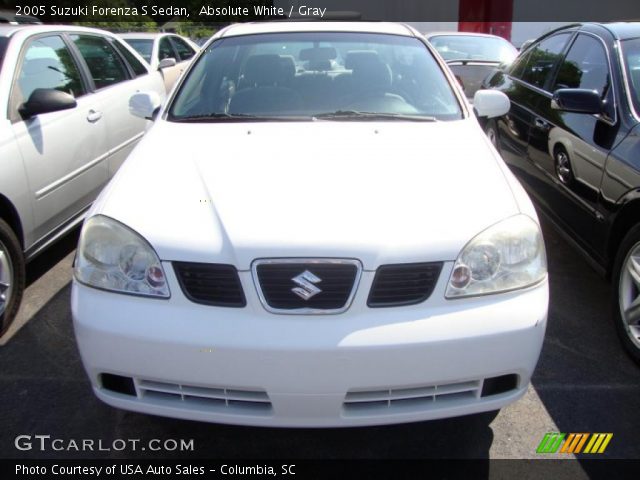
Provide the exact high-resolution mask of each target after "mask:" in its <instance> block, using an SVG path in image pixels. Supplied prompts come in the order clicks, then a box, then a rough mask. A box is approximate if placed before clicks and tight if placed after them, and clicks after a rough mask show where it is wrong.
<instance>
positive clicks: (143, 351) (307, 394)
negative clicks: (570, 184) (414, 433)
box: [72, 264, 548, 427]
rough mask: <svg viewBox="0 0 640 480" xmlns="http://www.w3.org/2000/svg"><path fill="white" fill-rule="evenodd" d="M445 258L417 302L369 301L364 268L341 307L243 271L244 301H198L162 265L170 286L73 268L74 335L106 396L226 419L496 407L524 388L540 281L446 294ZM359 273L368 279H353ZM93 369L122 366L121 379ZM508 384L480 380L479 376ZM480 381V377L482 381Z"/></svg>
mask: <svg viewBox="0 0 640 480" xmlns="http://www.w3.org/2000/svg"><path fill="white" fill-rule="evenodd" d="M450 268H451V265H450V264H449V265H447V267H446V268H445V269H444V271H443V274H442V275H441V277H440V281H439V283H438V285H437V287H436V289H435V291H434V293H433V294H432V296H431V298H430V299H429V300H427V301H426V302H424V303H422V304H420V305H415V306H411V307H400V308H377V309H371V308H368V307H367V306H366V292H368V291H369V288H368V287H370V283H371V281H372V279H373V272H364V273H363V276H362V279H361V284H360V289H359V290H360V292H359V294H358V295H356V298H355V299H354V302H353V304H352V306H351V308H350V309H349V310H348V311H347V312H345V313H343V314H339V315H316V316H305V315H277V314H272V313H268V312H267V311H265V310H264V308H263V307H262V305H261V304H260V301H259V299H258V297H257V293H256V291H255V288H254V287H253V284H252V280H251V276H250V273H249V272H241V273H240V276H241V281H242V284H243V287H244V291H245V294H246V296H247V303H248V305H247V307H245V308H240V309H234V308H219V307H210V306H204V305H197V304H194V303H192V302H190V301H189V300H188V299H187V298H185V297H184V295H183V294H182V292H181V291H180V290H179V288H178V287H175V286H176V285H177V282H176V279H175V277H174V276H173V269H172V268H171V267H170V266H169V265H168V264H167V265H165V271H166V272H167V276H168V277H169V281H170V284H171V285H174V287H173V288H172V297H171V299H169V300H156V299H145V298H140V297H134V296H127V295H120V294H114V293H109V292H103V291H99V290H95V289H92V288H89V287H86V286H84V285H81V284H79V283H77V282H75V281H74V284H73V290H72V313H73V321H74V327H75V332H76V338H77V341H78V345H79V348H80V354H81V356H82V361H83V363H84V366H85V369H86V371H87V373H88V375H89V378H90V380H91V383H92V386H93V389H94V392H95V394H96V395H97V396H98V397H99V398H100V399H101V400H103V401H104V402H106V403H107V404H109V405H112V406H114V407H118V408H123V409H126V410H132V411H137V412H143V413H148V414H154V415H162V416H169V417H176V418H184V419H191V420H200V421H210V422H219V423H229V424H243V425H256V426H279V427H339V426H360V425H375V424H389V423H402V422H412V421H421V420H430V419H436V418H444V417H452V416H459V415H467V414H472V413H478V412H483V411H489V410H496V409H499V408H501V407H503V406H505V405H507V404H509V403H511V402H513V401H515V400H517V399H518V398H520V397H521V396H522V395H523V394H524V392H525V391H526V388H527V385H528V383H529V380H530V378H531V375H532V373H533V370H534V368H535V365H536V363H537V360H538V356H539V354H540V350H541V347H542V342H543V338H544V332H545V328H546V319H547V306H548V285H547V282H546V281H544V282H543V283H541V284H539V285H537V286H534V287H532V288H529V289H527V290H523V291H519V292H511V293H506V294H500V295H490V296H486V297H478V298H470V299H461V300H453V301H447V300H445V299H444V296H443V292H444V287H445V285H444V284H445V283H446V280H447V279H448V275H446V271H447V270H450ZM363 287H364V288H363ZM103 374H109V375H116V376H118V377H114V378H120V377H126V378H125V379H131V380H129V381H132V386H133V387H132V390H131V391H130V392H129V394H127V393H123V391H120V390H119V389H117V388H116V389H113V387H111V384H112V383H111V382H105V378H107V377H109V375H107V377H105V376H103ZM506 375H509V376H511V378H516V379H517V381H516V382H515V383H514V384H513V385H512V387H510V388H509V389H507V390H505V391H502V392H501V393H497V394H493V395H485V394H483V384H484V382H485V379H488V378H493V377H500V376H506ZM485 391H486V388H485Z"/></svg>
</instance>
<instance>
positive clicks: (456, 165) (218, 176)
mask: <svg viewBox="0 0 640 480" xmlns="http://www.w3.org/2000/svg"><path fill="white" fill-rule="evenodd" d="M500 161H501V160H499V158H498V157H497V154H496V153H495V151H494V150H493V149H492V147H490V145H489V143H488V141H487V139H486V138H485V137H484V134H483V133H482V131H481V129H480V128H478V125H477V124H476V121H475V119H473V118H470V119H466V120H459V121H451V122H400V121H398V122H395V121H389V122H333V121H317V122H301V123H286V122H266V123H214V124H184V123H169V122H165V121H158V122H157V123H156V125H154V126H153V127H152V128H151V129H150V131H149V133H148V134H147V135H146V136H145V138H144V139H143V140H142V141H141V142H140V144H139V145H138V146H137V147H136V149H135V151H134V152H133V153H132V155H131V156H130V157H129V159H127V161H126V162H125V163H124V165H123V166H122V168H121V169H120V171H119V172H118V174H117V175H116V177H115V178H114V179H113V181H112V182H111V183H110V185H109V186H108V187H107V188H106V189H105V191H104V192H103V194H102V195H101V196H100V198H99V199H98V201H97V202H96V203H95V205H94V208H93V209H92V212H91V214H96V213H100V214H104V215H107V216H110V217H112V218H115V219H117V220H119V221H120V222H122V223H124V224H126V225H128V226H129V227H130V228H132V229H134V230H135V231H137V232H138V233H140V234H141V235H142V236H144V237H145V238H146V239H147V240H148V241H149V242H150V243H151V245H153V247H154V248H155V249H156V251H157V253H158V255H159V256H160V258H161V259H162V260H181V261H192V262H214V263H229V264H233V265H235V266H236V267H237V268H238V269H240V270H246V269H249V268H250V265H251V262H252V261H253V260H254V259H256V258H272V257H340V258H357V259H360V260H361V261H362V263H363V266H364V268H365V269H371V270H373V269H375V268H377V266H378V265H381V264H386V263H404V262H424V261H435V260H438V261H442V260H445V261H446V260H454V259H455V258H456V257H457V255H458V253H459V252H460V250H461V249H462V248H463V247H464V245H465V244H466V243H467V242H468V241H469V240H470V239H471V238H472V237H474V236H475V235H476V234H478V233H479V232H480V231H482V230H484V229H485V228H487V227H489V226H490V225H492V224H494V223H496V222H498V221H500V220H502V219H504V218H507V217H509V216H511V215H514V214H516V213H518V206H517V203H516V201H515V200H514V196H513V193H512V191H511V189H510V187H509V184H508V182H507V181H506V179H505V174H504V173H503V172H502V169H501V167H500V165H499V163H498V162H500Z"/></svg>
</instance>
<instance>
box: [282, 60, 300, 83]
mask: <svg viewBox="0 0 640 480" xmlns="http://www.w3.org/2000/svg"><path fill="white" fill-rule="evenodd" d="M280 66H281V68H282V76H283V79H284V80H285V81H287V80H290V79H292V78H293V77H294V76H295V74H296V61H295V59H294V58H293V55H280Z"/></svg>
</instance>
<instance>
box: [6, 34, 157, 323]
mask: <svg viewBox="0 0 640 480" xmlns="http://www.w3.org/2000/svg"><path fill="white" fill-rule="evenodd" d="M137 91H151V92H155V93H156V94H157V95H158V96H159V98H160V99H162V98H164V95H165V89H164V83H163V81H162V77H161V75H160V74H159V73H158V72H157V71H152V70H150V68H149V67H148V66H147V65H146V64H145V63H144V61H143V60H142V58H141V57H140V56H139V55H138V54H137V53H136V52H135V51H134V50H133V49H131V48H130V47H129V46H128V45H126V44H125V43H124V42H122V41H121V40H120V39H118V38H116V37H115V36H114V35H112V34H110V33H108V32H104V31H101V30H95V29H89V28H81V27H71V26H53V25H52V26H44V25H38V26H35V25H34V26H25V25H8V26H1V27H0V110H1V111H2V118H0V334H3V333H4V332H5V331H6V330H7V328H8V327H9V325H10V323H11V321H12V319H13V317H14V316H15V314H16V312H17V310H18V307H19V304H20V299H21V297H22V292H23V290H24V285H25V263H26V262H28V261H29V260H31V259H33V258H34V257H35V256H36V255H37V254H38V253H40V252H42V251H43V250H44V249H45V248H46V247H47V246H48V245H50V244H51V243H52V242H53V241H54V240H55V239H56V238H58V237H60V236H61V235H62V234H64V233H65V232H67V231H69V230H70V229H71V228H73V227H74V226H75V225H77V224H78V223H80V222H81V221H82V219H83V215H84V213H85V211H86V210H87V208H88V207H89V206H90V205H91V203H92V202H93V200H94V199H95V197H96V195H97V193H98V192H99V191H100V190H101V189H102V187H103V186H104V185H105V184H106V183H107V181H108V180H109V179H110V178H111V176H112V175H113V174H114V172H115V171H116V170H117V169H118V167H119V166H120V164H121V163H122V162H123V161H124V159H125V158H126V157H127V155H128V154H129V152H130V151H131V150H132V149H133V147H134V146H135V144H136V143H137V142H138V140H139V139H140V138H141V137H142V135H143V134H144V132H145V129H146V127H147V121H145V120H144V119H141V118H138V117H134V116H133V115H131V114H130V113H129V105H128V101H129V98H130V97H131V96H132V95H133V94H134V93H136V92H137Z"/></svg>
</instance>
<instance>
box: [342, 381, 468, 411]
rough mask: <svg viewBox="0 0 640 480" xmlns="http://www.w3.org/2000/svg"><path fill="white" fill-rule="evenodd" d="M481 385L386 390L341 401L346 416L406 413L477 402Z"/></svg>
mask: <svg viewBox="0 0 640 480" xmlns="http://www.w3.org/2000/svg"><path fill="white" fill-rule="evenodd" d="M479 393H480V381H479V380H473V381H470V382H460V383H450V384H446V385H426V386H418V387H410V388H391V389H385V390H365V391H350V392H348V393H347V395H346V397H345V399H344V404H343V407H344V411H345V414H347V415H355V416H357V415H375V414H387V413H392V412H397V413H408V412H416V411H424V410H430V409H433V408H439V407H444V406H447V405H449V406H451V405H452V404H456V403H459V402H462V403H467V402H469V401H473V400H474V399H477V398H478V396H479Z"/></svg>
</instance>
